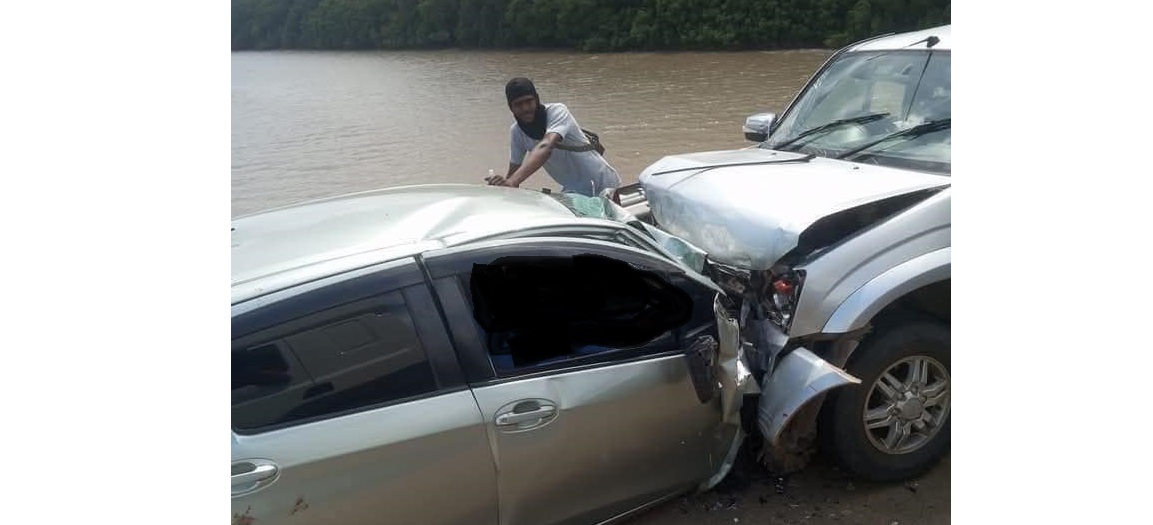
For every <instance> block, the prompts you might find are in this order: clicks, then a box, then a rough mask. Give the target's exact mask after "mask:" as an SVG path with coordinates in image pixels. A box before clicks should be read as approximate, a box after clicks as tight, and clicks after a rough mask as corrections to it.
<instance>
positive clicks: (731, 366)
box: [713, 294, 761, 428]
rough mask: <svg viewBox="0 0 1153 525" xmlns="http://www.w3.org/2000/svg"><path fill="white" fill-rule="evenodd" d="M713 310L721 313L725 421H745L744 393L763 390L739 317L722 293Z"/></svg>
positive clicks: (719, 326) (720, 355) (719, 325)
mask: <svg viewBox="0 0 1153 525" xmlns="http://www.w3.org/2000/svg"><path fill="white" fill-rule="evenodd" d="M713 313H714V314H716V317H717V334H718V336H719V337H720V340H719V341H718V343H720V354H719V356H718V363H717V365H718V367H719V369H720V372H721V373H720V382H721V409H722V411H723V415H724V419H723V421H724V423H725V424H733V425H737V427H738V428H739V427H740V425H741V403H743V402H744V397H745V396H746V395H750V394H759V393H760V392H761V389H760V387H758V386H757V382H756V380H755V379H753V375H752V373H750V372H749V367H748V364H747V362H746V361H745V355H744V348H743V347H742V346H741V331H740V327H739V326H738V324H737V320H736V319H733V318H732V317H730V316H729V313H728V311H727V310H725V307H724V305H723V304H722V303H721V296H720V295H719V294H718V295H717V296H716V298H715V299H714V300H713Z"/></svg>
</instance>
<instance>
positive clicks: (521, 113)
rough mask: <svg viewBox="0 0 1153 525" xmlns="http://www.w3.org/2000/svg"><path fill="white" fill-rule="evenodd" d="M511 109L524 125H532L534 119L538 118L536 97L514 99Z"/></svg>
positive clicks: (526, 96) (524, 96) (527, 96)
mask: <svg viewBox="0 0 1153 525" xmlns="http://www.w3.org/2000/svg"><path fill="white" fill-rule="evenodd" d="M509 109H511V110H512V114H513V115H514V116H516V119H517V120H519V121H520V122H521V123H522V124H532V121H533V118H534V117H535V116H536V97H534V96H532V95H523V96H520V97H517V98H514V99H513V100H512V104H509Z"/></svg>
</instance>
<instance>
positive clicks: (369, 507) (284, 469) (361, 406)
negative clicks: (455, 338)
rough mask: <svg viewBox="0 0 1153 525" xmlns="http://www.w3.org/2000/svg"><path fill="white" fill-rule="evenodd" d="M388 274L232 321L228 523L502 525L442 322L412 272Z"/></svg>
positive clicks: (474, 411)
mask: <svg viewBox="0 0 1153 525" xmlns="http://www.w3.org/2000/svg"><path fill="white" fill-rule="evenodd" d="M386 266H388V267H386V268H384V269H380V270H373V271H369V272H362V273H364V275H361V276H360V277H358V278H355V279H352V280H345V281H343V282H340V283H336V284H333V285H331V286H322V287H319V288H317V287H314V288H316V289H313V290H310V291H308V292H307V293H301V294H296V295H294V296H293V297H289V298H285V299H283V300H279V301H267V300H266V301H264V302H266V303H270V304H264V305H262V306H260V307H255V308H252V307H248V308H245V307H243V306H242V307H240V308H239V309H237V308H234V316H233V337H234V339H233V348H232V377H233V379H232V513H233V523H259V524H268V525H273V524H283V523H292V524H299V525H305V524H332V523H340V524H342V525H354V524H365V525H367V524H380V523H427V524H461V525H466V524H467V525H477V524H484V523H490V524H495V523H497V500H496V473H495V467H494V464H493V459H492V454H491V449H490V447H489V442H488V438H487V435H486V426H485V424H484V420H483V419H481V415H480V411H479V410H478V408H477V405H476V401H475V399H474V398H473V395H472V393H471V392H470V391H469V389H468V388H467V386H466V384H465V382H464V380H463V375H462V373H461V371H460V368H459V365H458V364H457V363H456V361H455V355H454V352H453V350H452V348H451V343H450V341H449V339H448V337H447V335H446V331H445V327H444V324H443V323H442V316H441V315H440V314H439V312H438V310H437V308H436V306H435V302H434V300H433V297H432V295H431V293H430V291H429V289H428V287H427V284H426V282H425V281H424V280H423V276H422V274H421V273H420V271H419V269H418V267H417V265H416V262H415V260H414V259H408V260H406V261H402V262H401V263H396V264H392V265H386ZM237 310H241V311H240V312H238V311H237Z"/></svg>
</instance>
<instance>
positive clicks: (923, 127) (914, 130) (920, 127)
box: [836, 117, 953, 159]
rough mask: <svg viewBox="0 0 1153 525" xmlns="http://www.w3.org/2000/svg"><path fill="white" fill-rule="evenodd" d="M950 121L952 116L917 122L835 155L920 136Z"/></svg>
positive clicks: (941, 129)
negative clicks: (914, 124)
mask: <svg viewBox="0 0 1153 525" xmlns="http://www.w3.org/2000/svg"><path fill="white" fill-rule="evenodd" d="M952 121H953V119H952V117H948V118H943V119H937V120H930V121H928V122H925V123H923V124H917V125H916V126H913V127H911V128H908V129H903V130H901V131H898V132H896V133H891V134H888V135H885V136H884V137H881V138H879V139H877V140H874V141H872V142H867V143H865V144H864V145H861V146H858V147H856V148H853V149H851V150H849V151H846V152H844V153H842V154H840V155H837V157H836V158H838V159H844V158H846V157H851V156H853V155H856V154H858V153H860V152H862V151H865V150H867V149H870V148H872V147H874V146H876V145H878V144H881V143H884V142H889V141H891V140H896V139H900V138H915V137H920V136H921V135H927V134H929V133H935V132H938V131H944V130H946V129H949V128H950V127H951V126H952Z"/></svg>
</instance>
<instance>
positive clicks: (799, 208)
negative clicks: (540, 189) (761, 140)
mask: <svg viewBox="0 0 1153 525" xmlns="http://www.w3.org/2000/svg"><path fill="white" fill-rule="evenodd" d="M640 182H641V185H642V186H643V187H644V191H645V195H646V197H647V198H648V202H649V207H650V209H651V211H652V214H653V218H654V219H656V222H657V224H659V225H660V227H661V228H662V229H664V230H665V231H667V232H668V233H670V234H673V235H676V236H678V237H681V238H683V239H685V240H686V241H688V242H690V243H693V244H694V245H696V246H697V247H699V248H701V249H702V250H704V251H705V252H707V253H708V254H709V258H710V259H712V260H714V261H716V262H719V263H722V264H726V265H730V266H735V267H739V268H745V269H749V270H754V271H760V270H767V269H769V268H771V267H772V266H773V265H774V264H776V263H777V262H778V261H779V260H780V259H781V258H782V257H783V256H785V255H787V254H789V253H790V252H795V251H796V250H813V249H817V248H820V247H822V246H818V244H822V243H823V244H825V245H827V244H829V243H831V242H835V240H839V238H840V237H838V235H841V236H843V235H846V234H848V233H851V232H850V231H849V230H852V227H851V226H846V224H850V225H851V224H856V225H857V226H867V224H865V223H864V222H862V221H868V220H870V218H875V220H879V219H881V218H883V217H878V216H877V215H878V214H880V215H884V210H881V209H870V208H875V207H871V206H869V205H871V204H872V203H877V202H882V201H884V202H886V203H888V204H889V209H890V210H892V211H898V210H899V209H901V208H903V207H907V206H909V205H912V204H914V203H915V202H917V201H919V200H921V199H922V198H925V197H927V196H928V195H929V194H931V193H932V192H933V191H935V190H936V189H940V188H944V187H947V186H948V185H949V184H950V183H951V179H950V178H949V177H948V176H942V175H933V174H928V173H921V172H914V171H906V170H899V169H893V168H887V167H882V166H876V165H870V164H860V163H854V162H848V161H841V160H833V159H826V158H822V157H812V156H808V155H803V154H800V153H792V152H782V151H772V150H766V149H759V148H758V149H742V150H732V151H713V152H704V153H693V154H687V155H673V156H668V157H665V158H663V159H661V160H659V161H657V162H656V163H655V164H653V165H651V166H649V167H648V168H647V169H645V171H644V172H642V173H641V175H640ZM856 211H860V212H861V213H859V214H857V215H859V217H852V216H851V215H853V214H854V212H856ZM838 215H839V216H840V218H843V219H845V220H832V219H831V218H832V217H833V216H838ZM826 218H830V220H825V221H822V219H826ZM822 228H823V230H824V231H820V230H822ZM833 230H836V231H833ZM832 238H836V239H832ZM831 239H832V240H831Z"/></svg>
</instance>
